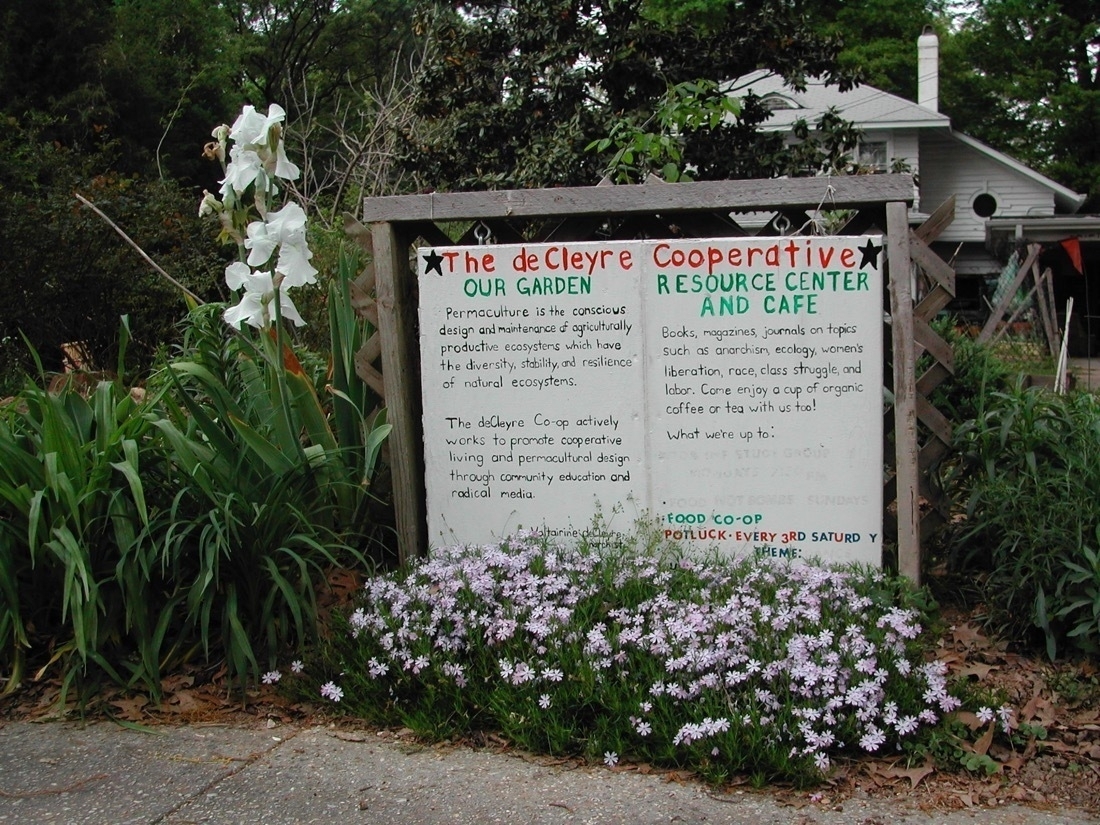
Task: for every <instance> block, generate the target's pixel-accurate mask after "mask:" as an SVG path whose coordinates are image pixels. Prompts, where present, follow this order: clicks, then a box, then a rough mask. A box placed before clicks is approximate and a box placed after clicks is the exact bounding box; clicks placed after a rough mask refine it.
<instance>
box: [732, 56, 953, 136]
mask: <svg viewBox="0 0 1100 825" xmlns="http://www.w3.org/2000/svg"><path fill="white" fill-rule="evenodd" d="M750 89H751V90H752V92H753V93H754V94H756V95H757V97H762V98H768V97H774V98H777V99H779V100H782V101H784V102H786V103H787V104H788V105H790V106H792V107H793V108H777V109H774V110H773V111H772V116H771V117H770V118H768V119H767V120H766V121H765V122H764V123H763V124H762V125H761V127H760V128H761V129H762V130H764V131H769V132H785V131H787V130H788V129H789V128H790V127H791V125H792V124H793V123H794V122H795V121H796V120H799V119H803V120H805V121H806V122H807V123H810V124H812V123H813V122H814V121H816V120H817V119H818V118H819V117H821V115H823V114H824V113H825V112H826V111H827V110H828V109H830V108H835V109H837V110H838V111H839V112H841V114H842V115H843V116H844V119H845V120H849V121H851V122H852V123H854V124H855V125H856V126H857V127H859V128H860V129H872V128H873V129H928V128H939V129H947V128H950V126H951V119H950V118H949V117H947V115H943V114H940V113H939V112H933V111H932V110H931V109H927V108H925V107H924V106H919V105H918V104H916V103H913V102H912V101H910V100H906V99H905V98H902V97H898V96H897V95H893V94H890V93H889V92H884V91H882V89H876V88H875V87H874V86H857V87H856V88H854V89H851V90H850V91H847V92H842V91H840V89H839V88H838V87H836V86H827V85H825V81H824V80H821V79H819V78H808V79H807V80H806V90H805V91H804V92H799V91H795V90H794V89H791V88H790V87H789V86H788V85H787V83H786V81H785V80H784V79H783V78H782V76H780V75H777V74H775V73H774V72H771V71H768V70H766V69H759V70H757V71H755V72H751V73H749V74H747V75H743V76H742V77H739V78H738V79H737V80H733V81H730V82H729V83H728V84H727V91H728V92H729V93H730V94H733V95H743V94H745V93H746V92H748V91H749V90H750Z"/></svg>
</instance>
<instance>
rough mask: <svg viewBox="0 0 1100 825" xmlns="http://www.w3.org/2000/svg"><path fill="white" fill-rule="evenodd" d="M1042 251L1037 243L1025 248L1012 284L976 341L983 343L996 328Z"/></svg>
mask: <svg viewBox="0 0 1100 825" xmlns="http://www.w3.org/2000/svg"><path fill="white" fill-rule="evenodd" d="M1041 251H1042V247H1041V246H1039V244H1034V243H1033V244H1031V245H1029V246H1028V248H1027V258H1025V259H1024V263H1023V264H1022V265H1021V266H1020V268H1019V270H1017V272H1016V278H1015V280H1013V282H1012V286H1011V287H1010V288H1009V289H1007V290H1006V291H1005V294H1004V295H1002V296H1001V300H1000V301H998V302H997V306H995V307H994V308H993V311H992V312H991V313H990V314H989V320H988V321H986V322H985V326H984V327H982V331H981V332H980V333H978V343H979V344H984V343H985V342H986V341H988V340H989V339H990V338H991V337H992V336H993V333H994V332H995V331H996V329H997V324H999V323H1000V322H1001V319H1002V318H1003V317H1004V315H1005V310H1006V309H1008V305H1009V304H1011V303H1012V299H1013V298H1015V297H1016V291H1017V290H1018V289H1019V288H1020V285H1021V284H1023V282H1024V278H1026V277H1027V274H1028V272H1030V271H1031V268H1032V267H1033V266H1035V264H1036V261H1038V260H1039V253H1040V252H1041Z"/></svg>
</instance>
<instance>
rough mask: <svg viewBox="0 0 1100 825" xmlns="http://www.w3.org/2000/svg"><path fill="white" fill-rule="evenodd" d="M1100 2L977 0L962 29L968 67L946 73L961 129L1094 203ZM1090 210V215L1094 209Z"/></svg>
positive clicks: (1098, 188) (951, 109)
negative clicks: (1092, 200) (1086, 194)
mask: <svg viewBox="0 0 1100 825" xmlns="http://www.w3.org/2000/svg"><path fill="white" fill-rule="evenodd" d="M1097 21H1100V4H1098V3H1097V2H1096V0H1086V2H1078V1H1077V0H1050V2H1044V3H1029V2H1026V0H978V2H974V3H972V4H970V8H969V9H968V14H967V15H966V16H965V17H963V18H962V19H961V21H960V22H961V28H960V31H959V32H958V34H957V35H956V38H955V39H956V40H957V42H956V43H954V44H953V45H952V49H953V50H955V49H957V51H958V54H959V56H960V57H961V58H962V60H963V61H964V63H965V70H964V71H963V72H958V71H954V70H952V71H950V72H948V73H946V74H945V76H944V81H945V84H944V98H945V106H946V109H947V112H948V114H950V115H951V117H952V120H953V122H954V124H955V126H956V128H958V129H961V130H962V131H965V132H966V133H967V134H971V135H973V136H974V137H977V138H980V139H981V140H984V141H986V142H988V143H990V144H991V145H993V146H995V147H997V148H998V149H1001V150H1002V151H1005V152H1007V153H1008V154H1010V155H1012V156H1013V157H1015V158H1017V159H1019V160H1020V161H1022V162H1024V163H1026V164H1028V165H1029V166H1031V167H1032V168H1035V169H1038V170H1039V171H1041V172H1044V173H1046V174H1049V175H1051V176H1052V177H1054V178H1055V179H1056V180H1058V181H1059V182H1061V183H1063V184H1065V185H1066V186H1069V187H1070V188H1072V189H1073V190H1075V191H1078V192H1087V193H1089V194H1090V195H1091V196H1092V198H1093V199H1095V198H1096V197H1097V196H1098V194H1100V149H1098V148H1097V145H1096V141H1095V140H1093V139H1092V138H1091V137H1090V136H1091V135H1094V134H1095V133H1096V124H1097V122H1098V119H1100V58H1098V55H1097V50H1096V40H1097V36H1098V33H1100V23H1098V22H1097ZM1089 208H1090V207H1089V206H1086V207H1085V209H1086V211H1087V210H1088V209H1089Z"/></svg>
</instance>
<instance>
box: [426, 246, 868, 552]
mask: <svg viewBox="0 0 1100 825" xmlns="http://www.w3.org/2000/svg"><path fill="white" fill-rule="evenodd" d="M417 259H418V262H419V287H420V329H421V342H420V343H421V373H422V380H423V399H424V451H425V465H426V466H425V470H426V481H427V504H428V528H429V535H430V537H431V540H432V541H433V542H453V541H461V542H483V541H489V540H491V539H493V538H494V537H500V536H503V535H505V534H507V533H508V532H510V531H512V530H514V529H516V528H517V527H520V526H523V527H530V526H542V527H545V528H547V529H548V530H550V531H551V532H552V533H554V534H555V535H560V536H576V535H578V534H580V533H582V532H584V531H585V530H586V529H588V528H589V527H590V525H591V519H592V516H593V514H594V513H595V511H596V509H597V507H600V508H602V510H603V511H604V512H605V513H607V512H609V511H610V510H611V509H612V508H613V507H614V506H616V505H620V504H628V503H630V502H632V506H631V508H630V510H631V511H636V512H641V511H646V510H647V511H648V512H649V513H650V514H651V516H652V517H653V518H654V519H656V520H658V521H659V522H660V523H661V525H662V529H663V530H664V532H665V534H666V535H667V536H668V537H669V538H673V539H677V540H680V541H682V542H684V543H686V544H688V545H690V546H695V547H698V548H710V547H715V546H716V547H718V548H719V550H721V551H722V552H724V553H726V554H729V555H734V554H740V553H746V552H755V553H758V554H765V555H769V556H779V557H786V558H796V559H797V558H807V557H811V556H819V557H821V558H823V559H826V560H829V561H860V562H864V563H868V564H875V565H877V564H879V563H880V559H881V543H882V536H881V533H882V530H881V528H882V439H883V429H882V416H883V404H882V378H883V376H882V362H883V344H882V321H883V314H882V300H883V272H882V270H883V264H884V259H885V255H884V253H883V249H882V239H881V237H878V236H864V237H860V238H852V237H791V238H736V239H711V240H671V241H669V240H663V241H630V242H607V243H577V244H567V243H560V244H527V245H518V244H517V245H499V246H497V245H493V246H479V247H445V248H444V247H439V248H434V249H433V248H423V249H420V250H418V254H417Z"/></svg>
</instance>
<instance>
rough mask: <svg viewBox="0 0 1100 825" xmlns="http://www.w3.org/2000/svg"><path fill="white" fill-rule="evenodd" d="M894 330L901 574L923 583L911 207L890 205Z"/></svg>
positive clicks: (887, 228) (917, 582)
mask: <svg viewBox="0 0 1100 825" xmlns="http://www.w3.org/2000/svg"><path fill="white" fill-rule="evenodd" d="M886 232H887V235H886V244H887V255H888V257H887V259H888V261H889V263H890V317H891V319H892V323H891V325H890V329H891V331H892V333H893V345H894V449H895V452H896V455H897V462H896V467H897V472H896V480H897V492H898V495H897V514H898V572H899V573H901V574H902V575H903V576H906V577H907V578H909V579H910V580H911V581H912V582H913V583H914V584H916V585H918V586H919V585H920V576H921V569H920V568H921V559H920V556H921V552H920V508H919V491H920V471H919V467H918V460H917V400H916V395H917V393H916V358H915V357H914V354H913V345H912V341H913V295H912V289H911V283H912V261H911V259H910V257H909V220H908V209H907V208H906V205H905V204H904V203H888V204H887V205H886Z"/></svg>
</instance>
